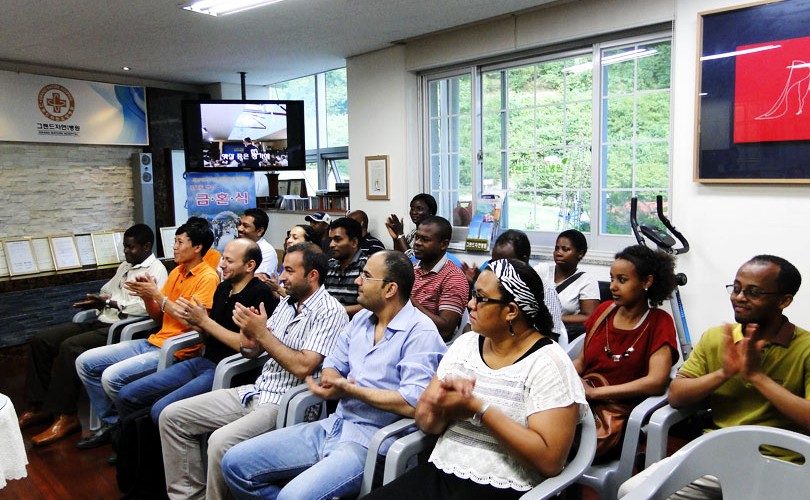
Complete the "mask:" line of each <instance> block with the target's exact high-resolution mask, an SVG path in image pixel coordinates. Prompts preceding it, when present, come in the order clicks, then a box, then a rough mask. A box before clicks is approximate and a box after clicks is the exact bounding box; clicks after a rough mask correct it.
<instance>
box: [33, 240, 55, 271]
mask: <svg viewBox="0 0 810 500" xmlns="http://www.w3.org/2000/svg"><path fill="white" fill-rule="evenodd" d="M31 246H33V247H34V256H35V257H36V259H37V267H38V268H39V272H41V273H42V272H47V271H55V270H56V266H55V265H54V262H53V254H52V253H51V244H50V242H49V241H48V237H47V236H32V237H31Z"/></svg>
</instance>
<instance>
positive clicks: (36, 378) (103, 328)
mask: <svg viewBox="0 0 810 500" xmlns="http://www.w3.org/2000/svg"><path fill="white" fill-rule="evenodd" d="M154 242H155V234H154V233H153V232H152V230H151V229H150V228H149V226H147V225H145V224H136V225H134V226H132V227H130V228H129V229H127V230H126V232H125V233H124V242H123V243H124V256H125V258H126V262H122V263H121V265H120V266H118V270H117V271H116V273H115V276H114V277H113V278H112V279H111V280H110V281H108V282H107V283H106V284H105V285H104V286H103V287H101V292H100V293H98V294H95V293H88V294H87V295H86V297H85V300H83V301H80V302H76V303H75V304H73V307H76V308H79V309H96V310H97V315H98V316H97V318H96V320H95V321H93V322H89V323H64V324H61V325H54V326H52V327H50V328H48V329H46V330H44V331H42V332H39V333H38V334H36V335H35V336H34V338H33V339H31V355H30V356H29V358H28V376H27V378H26V383H25V386H26V387H25V392H26V399H27V400H28V410H27V411H25V412H24V413H23V414H22V415H20V418H19V424H20V427H21V428H25V427H29V426H32V425H36V424H41V423H48V422H51V421H53V423H52V425H51V426H50V427H48V429H46V430H45V431H44V432H42V433H41V434H38V435H36V436H34V437H33V438H32V441H33V443H34V445H36V446H44V445H46V444H50V443H53V442H54V441H57V440H59V439H62V438H63V437H66V436H69V435H70V434H73V433H74V432H79V431H81V424H80V423H79V417H78V416H77V414H76V401H77V400H78V399H79V390H80V388H81V383H80V381H79V378H78V376H77V375H76V368H75V361H76V358H77V357H78V356H79V354H81V353H83V352H84V351H86V350H88V349H92V348H95V347H100V346H103V345H104V344H106V343H107V332H108V331H109V329H110V325H111V324H112V323H115V322H116V321H118V320H119V319H124V318H127V317H131V316H143V317H146V308H145V306H144V304H143V300H142V299H141V298H139V297H135V296H132V295H130V294H129V291H127V290H126V289H124V282H126V281H128V280H134V279H135V277H137V276H141V275H147V276H150V277H151V278H152V279H154V280H156V281H157V283H158V286H163V283H165V282H166V278H167V276H168V274H167V272H166V268H165V267H164V266H163V264H162V263H161V262H160V261H159V260H157V259H156V258H155V256H154V255H153V254H152V245H153V244H154ZM54 417H55V418H54Z"/></svg>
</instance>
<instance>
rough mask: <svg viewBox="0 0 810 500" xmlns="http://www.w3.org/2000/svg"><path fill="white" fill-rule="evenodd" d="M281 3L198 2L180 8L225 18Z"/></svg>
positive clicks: (269, 0)
mask: <svg viewBox="0 0 810 500" xmlns="http://www.w3.org/2000/svg"><path fill="white" fill-rule="evenodd" d="M281 1H282V0H197V1H195V2H191V3H187V4H183V5H181V6H180V8H181V9H184V10H190V11H192V12H199V13H200V14H208V15H209V16H225V15H228V14H236V13H237V12H242V11H245V10H249V9H255V8H256V7H263V6H265V5H270V4H273V3H278V2H281Z"/></svg>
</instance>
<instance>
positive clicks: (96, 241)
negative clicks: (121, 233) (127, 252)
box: [90, 231, 121, 266]
mask: <svg viewBox="0 0 810 500" xmlns="http://www.w3.org/2000/svg"><path fill="white" fill-rule="evenodd" d="M90 237H91V238H92V239H93V252H94V253H95V254H96V264H97V265H99V266H105V265H107V264H118V263H119V262H121V261H120V260H119V258H118V249H117V248H116V246H115V233H114V232H112V231H100V232H97V233H92V234H91V235H90Z"/></svg>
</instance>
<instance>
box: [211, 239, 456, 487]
mask: <svg viewBox="0 0 810 500" xmlns="http://www.w3.org/2000/svg"><path fill="white" fill-rule="evenodd" d="M413 282H414V273H413V265H412V264H411V262H410V260H409V259H408V257H406V256H405V255H404V254H403V253H400V252H397V251H393V250H386V251H383V252H378V253H376V254H374V255H373V256H372V257H371V258H369V260H368V262H367V263H366V267H365V268H364V269H363V272H362V273H361V274H360V277H359V278H357V283H358V285H359V294H358V300H359V301H360V304H362V305H363V307H365V310H362V311H360V312H358V313H357V314H356V315H355V316H354V318H353V319H352V321H351V323H350V324H349V327H348V328H347V329H346V330H345V331H344V332H343V333H342V334H341V335H340V337H339V338H338V340H337V343H336V345H335V350H334V351H333V352H332V354H330V355H329V356H328V357H327V358H326V360H325V361H324V363H323V371H322V373H321V378H320V380H317V381H316V380H313V379H312V377H307V384H308V385H309V388H310V390H311V391H312V392H314V393H315V394H317V395H319V396H321V397H323V398H325V399H339V403H338V407H337V411H336V412H335V413H334V414H333V415H331V416H330V417H328V418H327V419H326V420H322V421H319V422H312V423H309V424H301V425H297V426H293V427H287V428H284V429H279V430H276V431H273V432H269V433H266V434H263V435H261V436H257V437H255V438H252V439H250V440H247V441H245V442H243V443H240V444H238V445H236V446H234V447H233V448H231V449H230V450H229V451H228V452H227V453H226V454H225V457H224V458H223V462H222V472H223V475H224V477H225V481H226V483H227V484H228V487H229V488H230V490H231V493H233V494H234V495H235V496H236V497H237V498H270V499H274V498H276V497H278V496H279V494H280V493H281V492H282V490H283V493H284V496H285V497H288V498H332V497H353V496H356V495H357V494H358V493H359V491H360V485H361V482H362V480H363V467H364V464H365V459H366V453H367V451H368V444H369V441H370V440H371V437H372V435H373V434H374V433H375V432H376V431H377V430H378V429H380V428H382V427H384V426H386V425H388V424H390V423H392V422H395V421H396V420H398V419H400V418H402V417H413V415H414V407H415V406H416V402H417V400H418V399H419V396H420V395H421V394H422V391H424V390H425V388H426V387H427V385H428V383H429V382H430V380H431V378H432V377H433V375H434V374H435V372H436V367H437V366H438V364H439V361H440V360H441V357H442V355H443V354H444V352H445V349H446V348H445V345H444V341H443V340H442V338H441V337H440V336H439V332H438V330H437V329H436V325H435V324H434V323H433V321H431V320H430V318H428V317H427V316H426V315H425V314H423V313H421V312H420V311H419V310H418V309H416V308H415V307H414V306H413V304H411V301H410V295H411V289H412V287H413ZM285 483H286V484H285Z"/></svg>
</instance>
